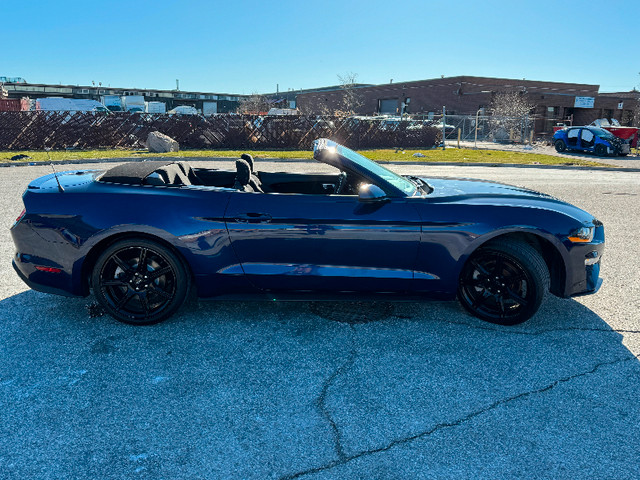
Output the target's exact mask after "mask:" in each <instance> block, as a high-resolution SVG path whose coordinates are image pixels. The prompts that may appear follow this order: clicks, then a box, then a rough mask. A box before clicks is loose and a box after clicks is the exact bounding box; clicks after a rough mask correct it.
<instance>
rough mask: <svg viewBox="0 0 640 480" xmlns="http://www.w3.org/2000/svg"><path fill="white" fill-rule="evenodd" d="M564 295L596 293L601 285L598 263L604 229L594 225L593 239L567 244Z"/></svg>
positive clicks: (573, 295) (577, 295) (600, 255)
mask: <svg viewBox="0 0 640 480" xmlns="http://www.w3.org/2000/svg"><path fill="white" fill-rule="evenodd" d="M568 250H569V260H568V265H567V270H566V272H567V279H566V280H567V281H566V285H565V297H579V296H582V295H590V294H593V293H596V292H597V291H598V290H599V289H600V287H601V285H602V279H601V278H600V263H601V260H602V254H603V252H604V229H603V227H602V226H601V225H600V226H598V227H596V233H595V236H594V240H593V241H592V242H589V243H577V244H576V243H574V244H569V248H568Z"/></svg>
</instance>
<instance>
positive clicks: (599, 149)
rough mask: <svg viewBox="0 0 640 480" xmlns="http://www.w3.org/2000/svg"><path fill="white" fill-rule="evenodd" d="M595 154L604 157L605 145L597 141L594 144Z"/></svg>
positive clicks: (605, 152)
mask: <svg viewBox="0 0 640 480" xmlns="http://www.w3.org/2000/svg"><path fill="white" fill-rule="evenodd" d="M595 154H596V155H597V156H599V157H606V156H607V147H605V146H604V145H602V144H601V143H599V144H598V145H596V148H595Z"/></svg>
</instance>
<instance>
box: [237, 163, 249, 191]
mask: <svg viewBox="0 0 640 480" xmlns="http://www.w3.org/2000/svg"><path fill="white" fill-rule="evenodd" d="M250 178H251V167H250V166H249V163H248V162H247V161H246V160H236V181H237V182H239V183H241V184H242V185H247V184H248V183H249V179H250Z"/></svg>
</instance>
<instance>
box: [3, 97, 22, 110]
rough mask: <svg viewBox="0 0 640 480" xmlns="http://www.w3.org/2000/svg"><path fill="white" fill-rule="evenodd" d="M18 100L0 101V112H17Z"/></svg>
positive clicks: (7, 99) (6, 99) (19, 108)
mask: <svg viewBox="0 0 640 480" xmlns="http://www.w3.org/2000/svg"><path fill="white" fill-rule="evenodd" d="M20 110H21V106H20V100H19V99H17V98H5V99H2V100H0V112H19V111H20Z"/></svg>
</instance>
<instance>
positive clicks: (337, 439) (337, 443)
mask: <svg viewBox="0 0 640 480" xmlns="http://www.w3.org/2000/svg"><path fill="white" fill-rule="evenodd" d="M349 327H351V330H352V331H353V332H354V333H355V327H354V326H353V325H349ZM356 356H357V351H356V348H355V337H354V336H353V335H352V336H351V351H350V352H349V356H348V357H347V359H346V360H345V361H344V362H342V364H341V365H340V366H339V367H338V368H336V369H335V371H334V372H333V373H332V374H331V375H330V376H329V378H327V380H325V382H324V384H323V385H322V390H321V392H320V395H319V396H318V398H317V399H316V407H317V408H318V410H320V413H321V414H322V416H323V417H324V419H325V420H326V421H327V422H328V423H329V425H330V426H331V431H332V434H333V443H334V448H335V450H336V455H338V459H339V461H344V460H346V458H347V456H346V454H345V453H344V448H343V447H342V439H341V435H340V429H339V428H338V425H336V422H335V420H334V419H333V417H332V416H331V413H330V412H329V410H328V409H327V406H326V405H325V400H326V398H327V394H328V392H329V388H331V385H332V384H333V382H334V381H335V379H336V378H338V377H339V376H340V375H342V374H343V373H344V372H345V371H346V370H347V369H349V368H351V366H352V365H353V363H354V362H355V359H356Z"/></svg>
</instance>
